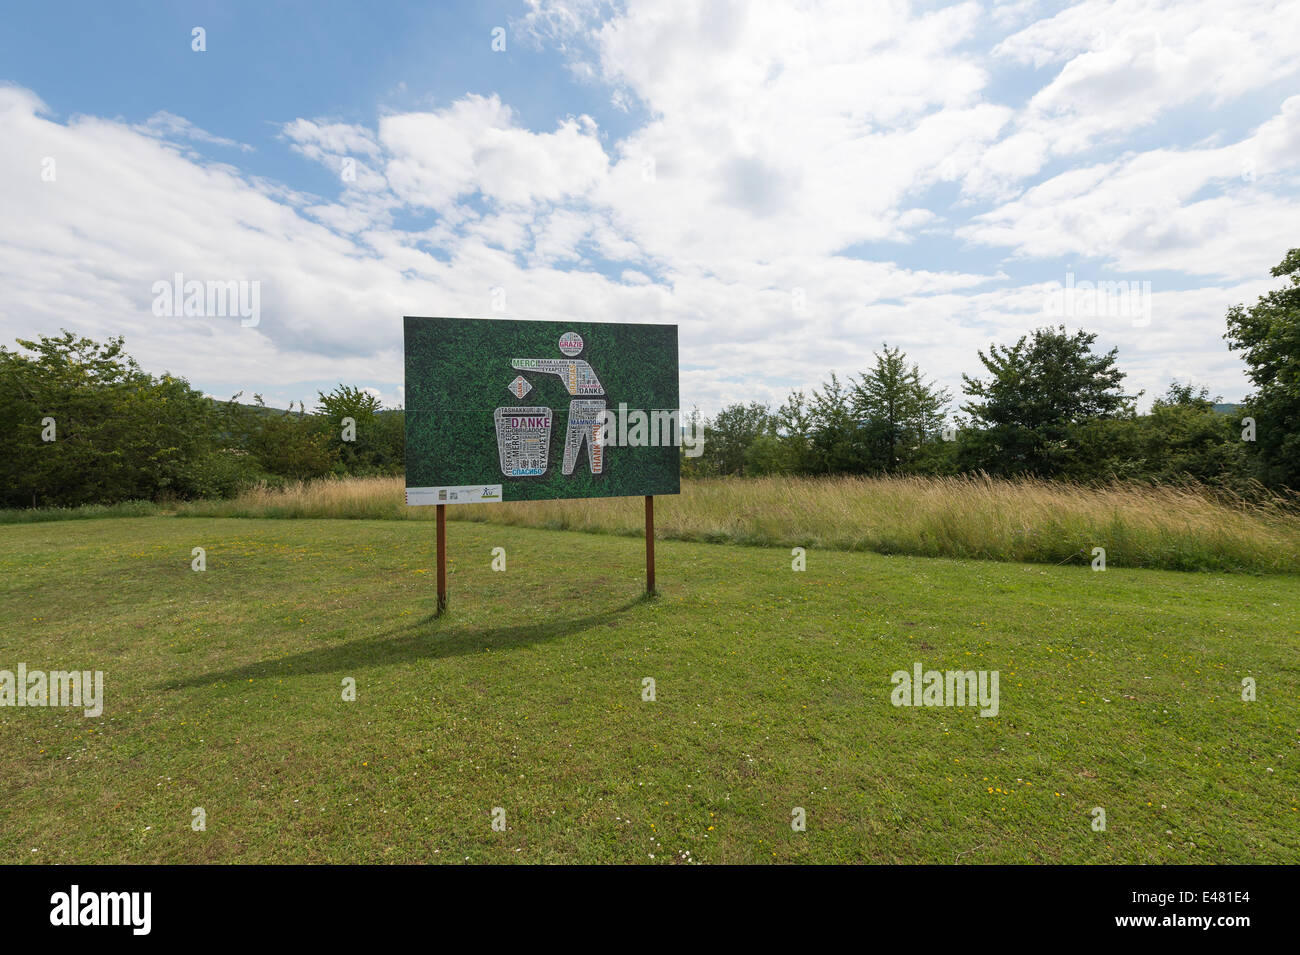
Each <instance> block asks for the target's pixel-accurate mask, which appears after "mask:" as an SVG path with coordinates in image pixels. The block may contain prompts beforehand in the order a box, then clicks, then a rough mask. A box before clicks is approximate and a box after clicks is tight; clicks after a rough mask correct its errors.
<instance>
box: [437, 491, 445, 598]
mask: <svg viewBox="0 0 1300 955" xmlns="http://www.w3.org/2000/svg"><path fill="white" fill-rule="evenodd" d="M446 610H447V505H446V504H439V505H438V613H439V614H442V613H445V612H446Z"/></svg>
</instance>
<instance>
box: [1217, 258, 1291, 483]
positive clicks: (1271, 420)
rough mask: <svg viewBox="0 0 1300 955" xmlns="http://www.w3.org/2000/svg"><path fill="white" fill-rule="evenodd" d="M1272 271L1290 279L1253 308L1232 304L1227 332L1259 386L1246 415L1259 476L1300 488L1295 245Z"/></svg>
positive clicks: (1250, 401)
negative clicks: (1252, 432) (1252, 433)
mask: <svg viewBox="0 0 1300 955" xmlns="http://www.w3.org/2000/svg"><path fill="white" fill-rule="evenodd" d="M1271 272H1272V275H1273V276H1274V277H1275V278H1281V277H1283V276H1290V281H1289V282H1288V283H1287V284H1286V285H1284V286H1283V287H1282V288H1280V289H1274V290H1273V291H1271V292H1269V293H1268V294H1266V295H1261V296H1260V298H1259V301H1258V302H1256V303H1255V304H1254V305H1252V306H1251V307H1250V308H1245V307H1244V306H1241V305H1234V306H1232V308H1230V309H1228V317H1227V321H1228V331H1227V333H1226V334H1225V335H1224V336H1223V337H1224V338H1225V339H1227V341H1228V347H1229V348H1230V349H1233V350H1239V351H1241V352H1242V353H1243V357H1244V358H1245V360H1246V365H1247V366H1248V367H1247V370H1246V374H1247V375H1249V376H1250V380H1251V382H1252V383H1253V384H1254V385H1255V392H1254V394H1252V395H1251V396H1250V397H1249V398H1248V399H1247V400H1246V416H1248V417H1251V418H1254V419H1255V443H1254V446H1253V448H1252V451H1253V452H1254V455H1255V457H1256V459H1257V462H1258V472H1259V477H1260V479H1261V480H1262V481H1264V482H1265V483H1266V484H1272V485H1285V486H1287V487H1290V488H1300V249H1291V250H1290V251H1289V252H1288V253H1287V255H1286V258H1284V259H1283V260H1282V262H1281V263H1280V264H1278V265H1277V266H1275V267H1274V268H1273V269H1272V270H1271Z"/></svg>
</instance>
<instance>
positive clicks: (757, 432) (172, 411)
mask: <svg viewBox="0 0 1300 955" xmlns="http://www.w3.org/2000/svg"><path fill="white" fill-rule="evenodd" d="M1272 274H1273V275H1274V276H1275V277H1287V278H1288V280H1289V281H1288V282H1287V284H1285V285H1284V286H1283V287H1282V288H1280V289H1276V290H1274V291H1272V292H1269V293H1268V294H1266V295H1263V296H1261V297H1260V299H1259V301H1258V302H1257V303H1256V304H1255V305H1252V306H1249V307H1246V306H1242V305H1237V306H1234V307H1232V308H1231V309H1229V311H1228V314H1227V331H1226V333H1225V335H1224V338H1225V339H1226V340H1227V342H1228V346H1229V348H1230V349H1232V350H1234V351H1240V352H1241V353H1242V356H1243V358H1244V359H1245V362H1246V366H1247V374H1248V376H1249V378H1250V380H1251V382H1252V383H1253V385H1254V392H1253V393H1252V394H1251V395H1250V396H1249V397H1248V398H1247V399H1246V401H1245V403H1244V404H1243V405H1241V406H1227V407H1224V406H1221V405H1219V404H1218V402H1219V401H1220V399H1219V398H1218V397H1211V396H1210V394H1209V391H1208V390H1207V389H1206V388H1204V387H1197V386H1196V385H1193V384H1191V383H1187V382H1178V381H1175V382H1173V383H1171V384H1170V386H1169V388H1168V390H1167V391H1166V392H1165V394H1163V395H1161V396H1160V397H1159V398H1157V399H1156V400H1155V402H1154V403H1153V405H1152V408H1151V410H1150V412H1148V413H1146V414H1138V413H1137V411H1136V402H1137V399H1138V398H1139V397H1140V395H1137V394H1129V393H1127V392H1126V391H1125V389H1124V386H1123V382H1124V377H1125V376H1124V373H1123V372H1122V371H1120V370H1119V368H1118V355H1117V350H1115V349H1112V350H1111V351H1109V352H1106V353H1100V354H1099V353H1097V352H1096V351H1095V350H1094V345H1095V342H1096V338H1097V336H1096V335H1095V334H1092V333H1089V332H1085V331H1075V332H1073V333H1071V332H1068V331H1067V330H1066V329H1065V328H1064V327H1063V326H1057V327H1048V328H1040V329H1037V330H1035V331H1034V332H1032V333H1031V334H1028V335H1025V336H1023V337H1021V338H1020V339H1019V340H1018V341H1017V342H1015V343H1014V344H1011V345H997V344H994V345H992V346H990V347H989V349H988V350H987V351H983V350H981V351H979V352H978V357H979V361H980V364H981V365H982V366H983V371H982V372H981V373H979V374H977V375H974V376H970V375H963V376H962V392H963V400H962V401H961V403H960V404H959V405H958V406H957V407H954V399H953V397H952V395H951V394H949V392H948V391H947V390H946V389H944V388H940V387H938V386H936V385H935V384H934V383H933V382H932V381H929V380H927V379H926V377H925V375H924V374H923V373H922V371H921V369H920V368H919V367H918V366H917V365H916V363H914V362H910V361H909V360H908V358H907V356H906V355H905V354H904V353H903V352H902V351H901V350H900V349H897V348H891V347H889V346H888V345H885V346H884V347H883V348H882V350H881V351H879V352H877V353H876V355H875V357H874V360H873V363H872V365H871V367H870V368H868V369H867V370H866V371H864V372H862V373H860V374H857V375H850V376H849V377H847V378H845V379H841V378H840V377H839V376H838V375H836V374H835V373H832V374H831V375H830V378H829V380H828V381H826V382H825V383H824V384H822V385H821V387H819V388H816V389H813V390H811V391H810V392H808V393H806V394H805V393H804V392H803V391H795V392H793V393H792V394H790V396H789V397H788V399H787V400H786V401H785V402H784V403H783V404H781V405H780V407H778V408H777V409H776V410H775V411H773V410H771V409H770V408H769V407H768V406H766V405H762V404H758V403H749V404H735V405H732V406H730V407H727V408H724V409H722V410H721V411H720V412H718V414H717V415H715V416H714V417H713V418H712V419H709V420H708V421H707V422H706V432H705V442H704V453H703V454H702V455H701V456H699V457H695V458H688V457H685V456H684V455H683V457H682V473H683V475H685V476H688V477H690V476H709V475H764V474H808V475H819V474H930V475H945V474H958V473H969V472H979V471H982V472H985V473H988V474H991V475H995V476H1007V477H1015V476H1024V475H1034V476H1038V477H1043V478H1066V479H1071V480H1077V481H1098V480H1116V479H1118V480H1140V481H1161V482H1183V481H1188V480H1194V481H1198V482H1202V483H1204V484H1207V485H1213V486H1220V487H1223V488H1225V489H1228V490H1231V491H1235V492H1237V493H1243V492H1246V491H1250V490H1252V489H1254V488H1258V487H1259V486H1260V485H1263V486H1265V487H1271V488H1282V487H1286V488H1291V489H1300V249H1292V250H1291V251H1290V252H1289V253H1288V255H1287V256H1286V258H1285V259H1284V260H1283V261H1282V263H1280V264H1279V265H1278V266H1277V267H1275V268H1274V269H1273V270H1272ZM18 344H19V346H21V349H20V350H10V349H8V348H5V347H3V346H0V416H2V417H0V420H3V421H4V422H6V423H7V425H8V426H9V428H10V429H11V431H10V434H11V440H10V441H9V442H8V443H7V447H6V448H5V453H4V454H0V507H6V508H12V507H42V506H75V505H79V504H109V503H115V502H118V501H127V500H166V499H169V498H172V499H184V498H207V497H230V496H233V495H235V494H237V493H238V492H239V491H240V490H241V489H243V488H245V487H247V486H249V485H251V484H256V483H264V484H269V485H273V486H274V485H276V484H282V483H284V482H286V481H293V480H309V479H313V478H320V477H326V476H330V475H339V476H341V475H358V476H365V475H380V474H401V473H402V471H403V468H404V452H405V421H404V415H403V413H402V411H400V410H397V409H385V408H383V406H382V404H381V402H380V401H379V399H378V398H377V397H375V396H374V395H373V394H371V393H369V392H366V391H364V390H362V389H359V388H354V387H351V386H348V385H343V384H340V385H338V386H337V387H336V388H334V389H333V390H331V391H329V392H318V394H317V400H316V405H315V407H314V408H313V409H312V410H311V411H310V412H309V411H308V410H307V409H306V407H305V405H304V404H303V403H302V402H298V403H297V407H296V408H293V407H291V408H290V409H289V410H287V411H279V410H276V409H271V408H267V407H266V405H265V403H264V401H263V400H262V398H261V396H260V395H253V397H252V401H251V402H242V401H240V400H239V399H240V398H241V397H242V394H241V395H236V396H234V397H232V398H231V399H230V400H228V401H218V400H214V399H212V398H210V397H207V396H205V395H203V394H202V393H201V392H199V391H197V390H195V389H194V388H193V387H191V386H190V384H189V383H188V382H187V381H185V380H184V379H182V378H177V377H175V376H173V375H170V374H165V373H164V374H163V375H161V376H155V375H152V374H149V373H148V372H145V371H144V370H143V369H141V368H140V366H139V365H138V364H137V363H136V361H135V360H134V359H133V358H131V357H130V356H129V355H127V354H126V350H125V343H124V342H123V340H122V339H121V338H112V339H110V340H109V341H108V342H107V343H101V342H96V341H93V340H91V339H88V338H84V337H79V336H77V335H74V334H73V333H71V332H67V331H64V332H63V333H62V334H60V335H56V336H42V337H39V338H36V339H33V340H24V339H19V340H18ZM696 417H697V418H698V413H697V414H696Z"/></svg>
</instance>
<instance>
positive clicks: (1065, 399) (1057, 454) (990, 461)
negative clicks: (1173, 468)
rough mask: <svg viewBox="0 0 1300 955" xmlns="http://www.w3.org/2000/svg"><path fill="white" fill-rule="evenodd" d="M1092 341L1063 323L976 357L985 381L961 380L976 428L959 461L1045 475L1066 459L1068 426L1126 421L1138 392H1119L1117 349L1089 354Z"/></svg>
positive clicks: (966, 439)
mask: <svg viewBox="0 0 1300 955" xmlns="http://www.w3.org/2000/svg"><path fill="white" fill-rule="evenodd" d="M1096 340H1097V336H1096V335H1095V334H1091V333H1088V332H1084V331H1082V330H1081V331H1078V332H1075V333H1074V334H1073V335H1071V334H1069V333H1068V332H1067V331H1066V330H1065V326H1063V325H1062V326H1057V327H1056V328H1040V329H1037V330H1036V331H1035V332H1034V333H1033V336H1032V338H1030V337H1029V336H1022V337H1021V338H1020V340H1019V341H1017V342H1016V343H1015V344H1014V345H1011V346H998V345H992V346H990V348H989V351H988V354H985V353H984V352H983V351H981V352H979V359H980V362H981V363H982V364H983V365H984V367H985V368H986V369H987V370H988V371H989V373H990V377H989V379H988V380H987V381H986V380H981V379H976V378H971V377H970V376H968V375H962V382H963V390H964V391H965V393H966V394H967V395H968V396H970V398H971V400H970V401H968V402H967V403H966V404H964V405H963V406H962V410H963V411H965V412H966V413H967V414H969V415H970V416H971V419H972V422H973V424H974V425H975V430H974V431H973V432H968V433H967V434H966V435H965V436H964V440H963V448H962V451H963V456H964V463H966V464H967V465H968V466H972V467H976V468H981V469H983V470H986V471H989V472H991V473H998V474H1037V475H1039V476H1041V477H1050V476H1053V475H1055V474H1057V473H1059V472H1060V471H1061V470H1062V469H1064V468H1065V466H1066V465H1067V463H1068V461H1069V458H1070V437H1071V432H1072V430H1073V429H1076V428H1078V427H1079V426H1081V425H1082V424H1084V423H1085V422H1087V421H1090V420H1093V419H1099V418H1116V417H1122V416H1131V415H1132V414H1133V403H1134V401H1135V400H1136V398H1138V397H1139V396H1140V395H1126V394H1124V393H1123V392H1122V391H1121V389H1120V383H1121V382H1122V381H1123V380H1124V377H1125V376H1124V373H1123V372H1122V371H1120V370H1119V369H1118V368H1117V367H1115V362H1116V354H1117V352H1118V349H1111V350H1110V351H1109V352H1107V353H1105V354H1102V355H1098V354H1094V353H1093V351H1092V345H1093V343H1094V342H1095V341H1096Z"/></svg>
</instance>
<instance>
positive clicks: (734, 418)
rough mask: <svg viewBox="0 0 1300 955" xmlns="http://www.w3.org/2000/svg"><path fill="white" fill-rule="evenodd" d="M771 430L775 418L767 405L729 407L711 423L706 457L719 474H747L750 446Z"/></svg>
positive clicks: (705, 448) (719, 413)
mask: <svg viewBox="0 0 1300 955" xmlns="http://www.w3.org/2000/svg"><path fill="white" fill-rule="evenodd" d="M771 429H772V416H771V414H769V412H768V410H767V406H766V405H762V404H759V403H758V402H756V401H755V402H750V403H749V404H747V405H746V404H733V405H728V406H727V407H725V408H723V409H722V410H721V411H719V412H718V413H717V415H715V416H714V418H713V420H712V421H710V422H709V426H708V436H707V440H706V441H705V443H704V455H705V457H707V458H709V460H710V462H711V464H712V466H713V468H714V471H715V473H717V474H724V475H725V474H744V473H745V458H746V455H747V454H748V452H749V448H750V445H752V444H753V443H754V441H755V439H757V438H758V437H759V435H764V434H769V433H770V432H771Z"/></svg>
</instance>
